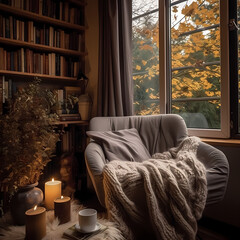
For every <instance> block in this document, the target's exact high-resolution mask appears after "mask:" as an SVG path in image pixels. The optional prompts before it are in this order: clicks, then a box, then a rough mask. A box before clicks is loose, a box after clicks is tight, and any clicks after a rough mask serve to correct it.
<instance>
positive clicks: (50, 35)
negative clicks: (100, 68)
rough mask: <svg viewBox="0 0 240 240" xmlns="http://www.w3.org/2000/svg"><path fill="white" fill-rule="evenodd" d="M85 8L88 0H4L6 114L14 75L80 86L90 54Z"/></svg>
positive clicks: (0, 60) (1, 52) (0, 41)
mask: <svg viewBox="0 0 240 240" xmlns="http://www.w3.org/2000/svg"><path fill="white" fill-rule="evenodd" d="M85 6H86V3H85V2H84V1H83V0H82V1H81V0H62V1H56V0H0V107H1V111H0V112H2V105H3V103H4V101H5V100H6V99H5V96H4V93H5V90H4V88H6V86H4V84H5V81H6V82H7V81H9V79H10V80H11V83H12V84H13V85H14V84H15V85H18V84H20V83H24V82H27V81H29V80H31V79H34V78H35V77H38V78H40V79H42V80H43V81H45V82H47V84H48V86H50V85H51V86H50V87H51V88H53V89H58V88H63V86H68V85H70V86H78V84H79V81H77V75H78V72H79V70H81V71H83V72H84V69H85V56H86V54H87V53H86V52H85V31H86V26H85V21H84V19H85V16H84V13H85ZM11 89H14V87H11Z"/></svg>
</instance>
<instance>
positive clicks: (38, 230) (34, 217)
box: [25, 206, 46, 240]
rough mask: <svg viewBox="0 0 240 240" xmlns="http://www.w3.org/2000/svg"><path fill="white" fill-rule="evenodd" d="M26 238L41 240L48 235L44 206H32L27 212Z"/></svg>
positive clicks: (28, 239)
mask: <svg viewBox="0 0 240 240" xmlns="http://www.w3.org/2000/svg"><path fill="white" fill-rule="evenodd" d="M25 216H26V239H27V240H32V239H34V240H40V239H42V238H43V237H44V236H45V235H46V209H45V208H44V207H37V206H35V207H34V208H31V209H29V210H27V211H26V212H25Z"/></svg>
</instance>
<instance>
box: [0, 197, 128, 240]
mask: <svg viewBox="0 0 240 240" xmlns="http://www.w3.org/2000/svg"><path fill="white" fill-rule="evenodd" d="M84 208H85V207H84V206H82V205H78V204H77V203H76V202H72V203H71V221H69V222H67V223H65V224H61V225H59V221H58V219H55V218H54V211H47V235H46V237H45V238H44V239H43V240H59V239H67V238H65V237H64V236H63V232H64V231H65V230H66V229H67V228H69V227H71V226H73V225H74V224H76V223H77V222H78V212H79V210H81V209H84ZM98 222H99V223H101V224H103V225H105V226H107V229H106V230H105V231H104V232H100V233H99V234H96V235H93V236H92V237H91V238H90V239H91V240H102V239H106V240H124V238H123V236H122V234H121V232H120V231H119V230H118V229H117V228H116V225H115V224H114V223H113V222H110V221H108V220H107V219H103V218H98ZM0 239H4V240H13V239H14V240H24V239H25V226H13V225H11V217H10V214H6V215H5V216H4V217H3V218H2V219H0Z"/></svg>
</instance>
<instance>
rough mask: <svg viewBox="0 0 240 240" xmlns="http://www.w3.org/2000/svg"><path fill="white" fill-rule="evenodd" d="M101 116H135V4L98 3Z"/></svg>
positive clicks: (119, 0) (104, 0)
mask: <svg viewBox="0 0 240 240" xmlns="http://www.w3.org/2000/svg"><path fill="white" fill-rule="evenodd" d="M99 24H100V26H99V79H98V116H129V115H133V83H132V48H131V44H132V43H131V42H132V34H131V32H132V1H129V0H99Z"/></svg>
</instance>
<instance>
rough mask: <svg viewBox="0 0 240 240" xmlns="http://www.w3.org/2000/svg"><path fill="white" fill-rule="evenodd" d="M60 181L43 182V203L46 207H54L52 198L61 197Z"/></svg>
mask: <svg viewBox="0 0 240 240" xmlns="http://www.w3.org/2000/svg"><path fill="white" fill-rule="evenodd" d="M61 187H62V183H61V181H54V179H52V181H48V182H46V183H45V205H46V208H47V209H49V210H51V209H54V200H55V199H56V198H60V197H61V191H62V190H61Z"/></svg>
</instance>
